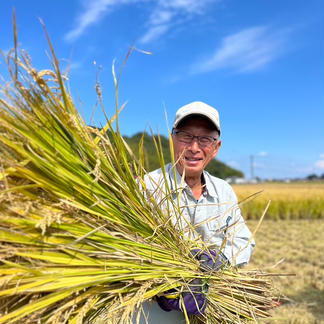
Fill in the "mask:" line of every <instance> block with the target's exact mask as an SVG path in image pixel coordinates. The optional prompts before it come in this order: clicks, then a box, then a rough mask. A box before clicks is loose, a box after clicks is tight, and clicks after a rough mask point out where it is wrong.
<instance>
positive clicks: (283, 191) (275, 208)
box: [233, 182, 324, 220]
mask: <svg viewBox="0 0 324 324" xmlns="http://www.w3.org/2000/svg"><path fill="white" fill-rule="evenodd" d="M233 188H234V190H235V192H236V194H237V196H238V199H239V201H241V200H243V199H244V198H247V197H249V196H251V195H252V194H255V193H257V192H260V191H262V192H261V193H260V194H259V195H258V196H257V197H255V198H254V199H252V200H250V201H248V202H247V203H245V204H243V205H242V206H241V208H242V211H243V214H244V217H245V219H259V218H260V216H261V215H262V212H263V210H264V209H265V207H266V205H267V203H268V201H269V200H271V204H270V207H269V210H268V212H267V214H266V219H273V220H279V219H321V218H323V216H324V182H296V183H295V182H293V183H258V184H242V185H233Z"/></svg>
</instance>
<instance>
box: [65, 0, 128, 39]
mask: <svg viewBox="0 0 324 324" xmlns="http://www.w3.org/2000/svg"><path fill="white" fill-rule="evenodd" d="M129 2H132V0H92V1H84V4H85V8H84V11H83V12H82V13H81V14H80V15H79V16H77V18H76V23H75V27H74V28H72V30H70V31H69V32H68V33H67V34H65V36H64V38H65V40H67V41H73V40H76V39H77V38H79V37H80V36H81V35H82V34H83V33H84V32H85V30H86V29H87V28H88V27H90V26H91V25H93V24H94V23H96V22H98V21H99V20H101V19H102V18H103V17H104V16H105V14H107V13H108V12H109V11H112V10H113V8H114V7H116V6H117V5H121V4H125V3H129ZM133 2H134V1H133Z"/></svg>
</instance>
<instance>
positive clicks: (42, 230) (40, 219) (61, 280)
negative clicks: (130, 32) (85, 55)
mask: <svg viewBox="0 0 324 324" xmlns="http://www.w3.org/2000/svg"><path fill="white" fill-rule="evenodd" d="M49 45H50V48H51V52H52V57H53V71H52V70H46V71H40V72H38V71H36V70H35V69H34V67H33V66H32V64H31V60H30V58H29V56H28V55H27V53H25V52H23V51H21V52H19V53H18V49H17V46H16V47H15V49H14V50H13V51H12V52H10V53H9V54H8V55H7V56H6V57H5V60H6V63H7V65H8V68H9V73H10V76H11V82H9V83H6V84H4V85H3V87H2V98H1V99H0V157H1V160H0V164H1V175H0V179H1V182H0V185H1V193H0V199H1V205H0V227H1V233H0V244H1V245H0V253H1V254H0V255H1V261H0V280H1V291H0V323H22V322H25V323H46V324H50V323H53V324H54V323H71V324H73V323H125V324H126V323H132V321H137V322H139V321H140V317H141V316H142V313H141V307H142V305H143V303H144V302H145V301H147V300H151V299H152V298H154V296H156V295H159V294H162V293H163V292H165V291H167V290H170V289H172V288H174V289H178V290H179V291H180V290H181V291H184V290H186V289H188V283H189V282H190V281H191V280H193V279H194V278H201V279H202V280H203V281H207V280H208V282H209V284H210V287H209V291H208V294H207V298H208V306H207V309H206V312H205V314H204V315H199V316H194V318H193V319H191V318H189V317H188V316H186V319H187V323H189V321H190V322H192V323H193V322H194V321H195V322H203V323H241V322H242V321H245V320H247V321H249V320H254V321H256V319H257V318H264V317H268V316H269V314H268V309H270V308H271V307H272V306H273V301H272V300H273V299H272V297H273V292H272V284H271V276H270V275H269V274H262V273H260V272H257V271H254V272H251V271H250V272H248V271H244V270H238V269H234V268H226V269H223V270H222V271H219V272H210V273H208V272H204V273H202V272H201V271H200V269H199V262H198V261H197V260H196V259H194V258H193V257H192V256H191V253H190V251H191V250H192V249H193V248H197V247H199V248H203V247H204V243H203V242H201V241H200V240H199V239H197V240H193V241H192V240H189V239H188V238H187V236H186V235H185V233H183V232H182V231H181V230H179V227H177V226H175V225H173V223H172V222H171V221H170V218H171V216H172V217H176V218H177V219H178V220H179V222H180V221H181V208H180V207H179V206H178V205H177V204H175V203H173V202H172V200H171V198H169V197H170V196H171V192H170V189H169V188H168V187H165V188H163V190H164V192H165V201H164V202H167V203H166V205H167V206H168V208H164V207H163V206H165V204H163V206H162V205H161V204H160V203H158V202H157V201H156V200H155V199H154V197H152V196H151V195H147V194H146V190H145V188H146V187H145V183H144V181H143V179H144V175H145V174H146V172H145V170H144V167H143V165H144V163H143V161H144V156H143V150H142V149H141V146H142V143H140V145H139V149H140V156H141V158H140V159H139V160H138V159H136V158H135V157H134V154H133V153H132V152H131V150H130V149H129V148H128V146H127V144H126V142H125V141H124V139H123V137H122V136H121V135H120V132H119V128H118V111H119V109H120V108H119V106H118V101H117V107H116V115H115V116H113V117H112V118H108V117H107V127H105V128H104V129H103V130H102V131H99V130H98V129H95V128H93V127H88V126H87V125H86V124H85V122H84V121H83V119H82V118H81V117H80V115H79V113H78V111H77V109H76V107H75V105H74V103H73V101H72V99H71V96H70V95H69V93H68V92H67V90H66V86H65V81H64V78H63V76H62V74H61V73H60V68H59V62H58V60H57V59H56V57H55V54H54V51H53V49H52V46H51V43H50V41H49ZM114 79H115V83H116V88H117V86H118V84H117V80H116V77H115V74H114ZM117 96H118V93H117ZM114 120H115V121H114ZM115 122H116V126H115V127H114V126H113V125H114V123H115ZM107 130H108V133H109V136H108V135H107V132H106V131H107ZM170 149H171V152H172V141H170ZM156 150H157V156H158V157H159V160H160V162H161V167H163V166H164V160H163V155H162V153H161V152H162V150H161V147H160V145H159V139H158V138H157V139H156ZM173 162H174V161H173ZM134 316H135V319H134Z"/></svg>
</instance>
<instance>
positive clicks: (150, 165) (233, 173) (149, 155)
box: [124, 133, 244, 179]
mask: <svg viewBox="0 0 324 324" xmlns="http://www.w3.org/2000/svg"><path fill="white" fill-rule="evenodd" d="M142 136H143V133H137V134H135V135H133V136H132V137H126V136H124V138H125V140H126V142H127V144H128V145H129V146H130V147H131V149H132V151H133V152H134V153H135V155H137V156H138V144H139V142H140V140H141V138H142ZM160 140H161V147H162V151H163V155H164V161H165V163H168V162H170V161H171V155H170V147H169V139H168V138H166V137H165V136H160ZM143 147H144V153H145V167H146V169H147V170H148V171H152V170H155V169H158V168H159V167H160V163H159V159H158V157H157V154H156V149H155V145H154V141H153V137H152V136H150V135H148V134H147V133H145V135H144V142H143ZM206 170H207V171H208V172H209V173H210V174H211V175H213V176H215V177H218V178H221V179H226V178H228V177H239V178H243V177H244V174H243V173H242V172H241V171H239V170H236V169H233V168H231V167H229V166H228V165H226V164H225V163H223V162H220V161H218V160H216V159H213V160H212V161H211V162H210V163H209V165H208V166H207V168H206Z"/></svg>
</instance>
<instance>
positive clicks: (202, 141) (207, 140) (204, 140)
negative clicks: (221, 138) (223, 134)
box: [199, 136, 214, 146]
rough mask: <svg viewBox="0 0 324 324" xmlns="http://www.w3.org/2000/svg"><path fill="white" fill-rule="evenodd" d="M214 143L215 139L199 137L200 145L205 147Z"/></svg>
mask: <svg viewBox="0 0 324 324" xmlns="http://www.w3.org/2000/svg"><path fill="white" fill-rule="evenodd" d="M213 142H214V139H213V138H212V137H210V136H199V143H200V144H201V145H203V146H209V145H211V144H212V143H213Z"/></svg>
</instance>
